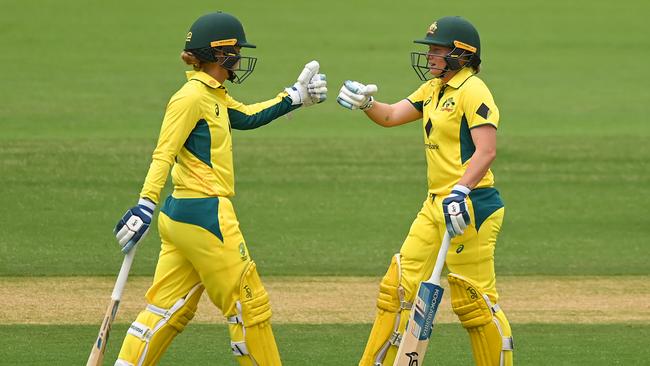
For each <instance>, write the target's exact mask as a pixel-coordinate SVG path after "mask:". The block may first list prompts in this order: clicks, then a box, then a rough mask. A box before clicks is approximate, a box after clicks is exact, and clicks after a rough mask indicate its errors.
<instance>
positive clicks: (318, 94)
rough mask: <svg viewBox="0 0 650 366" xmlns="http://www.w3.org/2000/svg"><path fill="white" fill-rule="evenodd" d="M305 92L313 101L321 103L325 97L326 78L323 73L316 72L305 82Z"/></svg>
mask: <svg viewBox="0 0 650 366" xmlns="http://www.w3.org/2000/svg"><path fill="white" fill-rule="evenodd" d="M307 92H308V93H309V98H311V100H312V102H313V103H323V102H324V101H325V99H327V79H326V77H325V74H316V75H314V77H313V78H311V80H310V81H309V84H307Z"/></svg>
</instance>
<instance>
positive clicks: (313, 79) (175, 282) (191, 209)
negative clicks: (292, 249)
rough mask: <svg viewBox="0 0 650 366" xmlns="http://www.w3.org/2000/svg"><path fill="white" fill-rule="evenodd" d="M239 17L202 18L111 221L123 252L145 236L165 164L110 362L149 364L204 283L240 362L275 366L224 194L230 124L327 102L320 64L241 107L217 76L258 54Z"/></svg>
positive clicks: (263, 295) (246, 125) (264, 304)
mask: <svg viewBox="0 0 650 366" xmlns="http://www.w3.org/2000/svg"><path fill="white" fill-rule="evenodd" d="M246 47H247V48H254V47H255V46H254V45H253V44H251V43H248V41H247V40H246V36H245V34H244V29H243V27H242V24H241V23H240V22H239V20H237V18H235V17H234V16H232V15H230V14H226V13H222V12H218V13H211V14H207V15H204V16H202V17H200V18H199V19H198V20H196V22H194V24H193V25H192V26H191V28H190V31H189V33H188V34H187V38H186V42H185V48H184V51H183V52H182V54H181V58H182V59H183V60H184V61H185V62H186V63H187V64H188V65H192V66H193V68H194V71H191V72H188V73H187V79H188V81H187V82H186V83H185V84H184V85H183V86H182V87H181V88H180V90H178V92H176V94H174V95H173V96H172V97H171V100H170V101H169V104H168V105H167V109H166V112H165V117H164V119H163V122H162V127H161V131H160V137H159V139H158V144H157V146H156V148H155V150H154V152H153V157H152V162H151V165H150V167H149V171H148V173H147V177H146V179H145V182H144V186H143V188H142V191H141V192H140V200H139V202H138V204H137V206H135V207H133V208H131V209H129V210H128V211H127V212H126V214H125V215H124V217H122V219H121V220H120V221H119V223H118V224H117V226H116V227H115V234H116V237H117V239H118V241H119V243H120V245H121V246H122V252H124V253H127V252H128V251H130V250H132V249H133V247H134V246H135V245H136V244H137V243H138V242H139V241H140V240H142V238H143V237H144V235H145V234H146V233H147V231H148V229H149V225H150V224H151V220H152V216H153V212H154V209H155V208H156V206H157V205H158V204H159V203H160V192H161V190H162V188H163V186H164V185H165V181H166V179H167V175H168V173H169V171H170V169H171V175H172V180H173V184H174V191H173V193H172V194H171V195H170V196H169V197H167V199H166V200H164V202H163V203H162V207H161V209H160V214H159V216H158V228H159V232H160V239H161V242H162V244H161V250H160V255H159V258H158V263H157V266H156V271H155V275H154V279H153V284H152V285H151V287H150V288H149V290H148V291H147V293H146V296H145V297H146V300H147V302H148V304H147V306H146V308H145V309H144V310H143V311H142V312H141V313H140V314H139V315H138V317H137V318H136V320H135V321H134V322H133V324H131V326H130V328H129V330H128V331H127V334H126V337H125V339H124V342H123V344H122V348H121V350H120V354H119V357H118V360H117V362H116V363H115V365H119V366H127V365H154V364H156V363H157V362H158V361H159V359H160V357H161V356H162V355H163V353H164V352H165V350H166V349H167V347H168V346H169V344H170V343H171V342H172V340H173V339H174V337H175V336H176V335H177V334H178V333H180V332H182V331H183V329H184V328H185V326H186V325H187V323H188V322H189V321H190V320H191V319H192V317H193V316H194V313H195V312H196V309H197V304H198V302H199V298H200V297H201V294H202V293H203V292H204V290H205V291H206V292H207V294H208V296H209V298H210V300H211V301H212V302H213V303H214V304H215V305H216V306H217V307H218V308H219V309H221V311H222V312H223V314H224V316H225V317H227V321H228V327H229V332H230V337H231V348H232V351H233V353H234V355H235V356H236V358H237V361H238V362H239V364H240V365H265V366H266V365H268V366H276V365H280V364H281V361H280V356H279V353H278V349H277V346H276V343H275V339H274V337H273V332H272V329H271V325H270V318H271V307H270V305H269V297H268V294H267V292H266V290H265V289H264V287H263V286H262V282H261V280H260V277H259V275H258V272H257V269H256V267H255V262H254V261H253V260H252V259H251V257H250V254H249V252H248V249H247V247H246V242H245V240H244V237H243V236H242V233H241V231H240V229H239V222H238V221H237V216H236V215H235V211H234V208H233V204H232V202H231V200H230V197H232V196H233V195H234V194H235V189H234V171H233V157H232V137H231V130H232V129H236V130H247V129H253V128H257V127H260V126H263V125H265V124H267V123H269V122H271V121H272V120H274V119H276V118H278V117H280V116H282V115H284V114H286V113H287V112H289V111H291V110H293V109H296V108H298V107H300V106H309V105H313V104H315V103H320V102H322V101H324V100H325V98H326V92H327V86H326V84H327V83H326V81H325V75H323V74H319V73H318V69H319V65H318V62H316V61H312V62H310V63H308V64H307V65H306V66H305V69H304V70H303V71H302V73H301V74H300V76H299V77H298V81H297V82H296V83H295V84H294V85H293V86H292V87H289V88H286V89H285V90H284V91H282V92H281V93H279V94H278V95H277V96H276V97H274V98H273V99H270V100H267V101H265V102H261V103H257V104H251V105H245V104H242V103H240V102H238V101H237V100H235V99H234V98H233V97H232V96H231V95H230V93H229V92H228V89H226V87H225V85H224V82H225V81H226V80H229V81H231V82H234V83H240V82H242V81H243V80H244V79H245V78H246V77H247V76H248V75H249V74H250V73H251V72H252V71H253V69H254V67H255V63H256V58H253V57H246V56H242V55H241V53H240V51H241V49H242V48H246Z"/></svg>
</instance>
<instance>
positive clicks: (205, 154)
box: [140, 71, 299, 203]
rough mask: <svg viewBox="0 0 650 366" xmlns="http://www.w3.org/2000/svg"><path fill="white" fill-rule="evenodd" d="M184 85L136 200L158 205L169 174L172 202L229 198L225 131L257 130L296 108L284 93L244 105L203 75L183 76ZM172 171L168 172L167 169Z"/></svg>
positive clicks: (230, 184)
mask: <svg viewBox="0 0 650 366" xmlns="http://www.w3.org/2000/svg"><path fill="white" fill-rule="evenodd" d="M187 79H188V81H187V83H185V85H183V87H182V88H181V89H180V90H179V91H178V92H176V94H174V95H173V96H172V97H171V100H170V101H169V104H168V105H167V110H166V112H165V117H164V119H163V122H162V127H161V130H160V137H159V138H158V144H157V146H156V149H155V150H154V152H153V156H152V162H151V165H150V166H149V171H148V173H147V177H146V179H145V182H144V186H143V188H142V191H141V192H140V196H141V197H146V198H149V199H151V200H152V201H153V202H156V203H159V202H160V191H161V190H162V188H163V186H164V185H165V181H166V180H167V175H168V174H169V169H170V168H171V169H172V181H173V183H174V193H173V195H174V197H176V198H202V197H216V196H221V197H230V196H233V195H234V194H235V175H234V168H233V158H232V135H231V129H232V128H234V129H239V130H246V129H252V128H257V127H260V126H263V125H265V124H267V123H269V122H271V121H272V120H274V119H276V118H278V117H280V116H282V115H284V114H286V113H287V112H289V111H291V110H293V109H295V108H297V107H298V106H299V105H296V106H292V105H291V99H290V98H289V97H288V96H287V93H285V92H282V93H280V94H278V95H277V96H276V97H275V98H273V99H270V100H267V101H265V102H262V103H257V104H251V105H245V104H242V103H240V102H238V101H236V100H235V99H233V98H232V97H231V96H230V94H228V90H226V88H225V87H224V86H223V85H221V84H220V83H219V82H218V81H216V80H215V79H214V78H212V77H211V76H210V75H208V74H206V73H204V72H200V71H199V72H196V71H191V72H188V73H187ZM172 166H173V168H172Z"/></svg>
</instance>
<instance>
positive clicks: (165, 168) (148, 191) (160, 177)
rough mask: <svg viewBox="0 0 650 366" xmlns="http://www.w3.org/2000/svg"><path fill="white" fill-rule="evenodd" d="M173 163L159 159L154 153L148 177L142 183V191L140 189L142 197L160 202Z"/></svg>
mask: <svg viewBox="0 0 650 366" xmlns="http://www.w3.org/2000/svg"><path fill="white" fill-rule="evenodd" d="M171 165H172V163H171V162H170V161H168V160H166V159H157V158H156V156H155V154H154V157H153V160H152V161H151V165H149V171H148V172H147V177H146V178H145V180H144V184H143V185H142V191H140V197H142V198H147V199H149V200H151V201H152V202H154V203H156V204H158V203H159V202H160V192H161V191H162V189H163V187H164V186H165V182H166V181H167V176H168V175H169V170H170V169H171Z"/></svg>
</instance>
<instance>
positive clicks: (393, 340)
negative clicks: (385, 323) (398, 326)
mask: <svg viewBox="0 0 650 366" xmlns="http://www.w3.org/2000/svg"><path fill="white" fill-rule="evenodd" d="M401 342H402V335H401V334H400V333H399V332H397V331H395V332H393V333H392V334H391V335H390V337H389V338H388V343H390V344H391V345H393V346H395V347H399V344H400V343H401Z"/></svg>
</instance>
